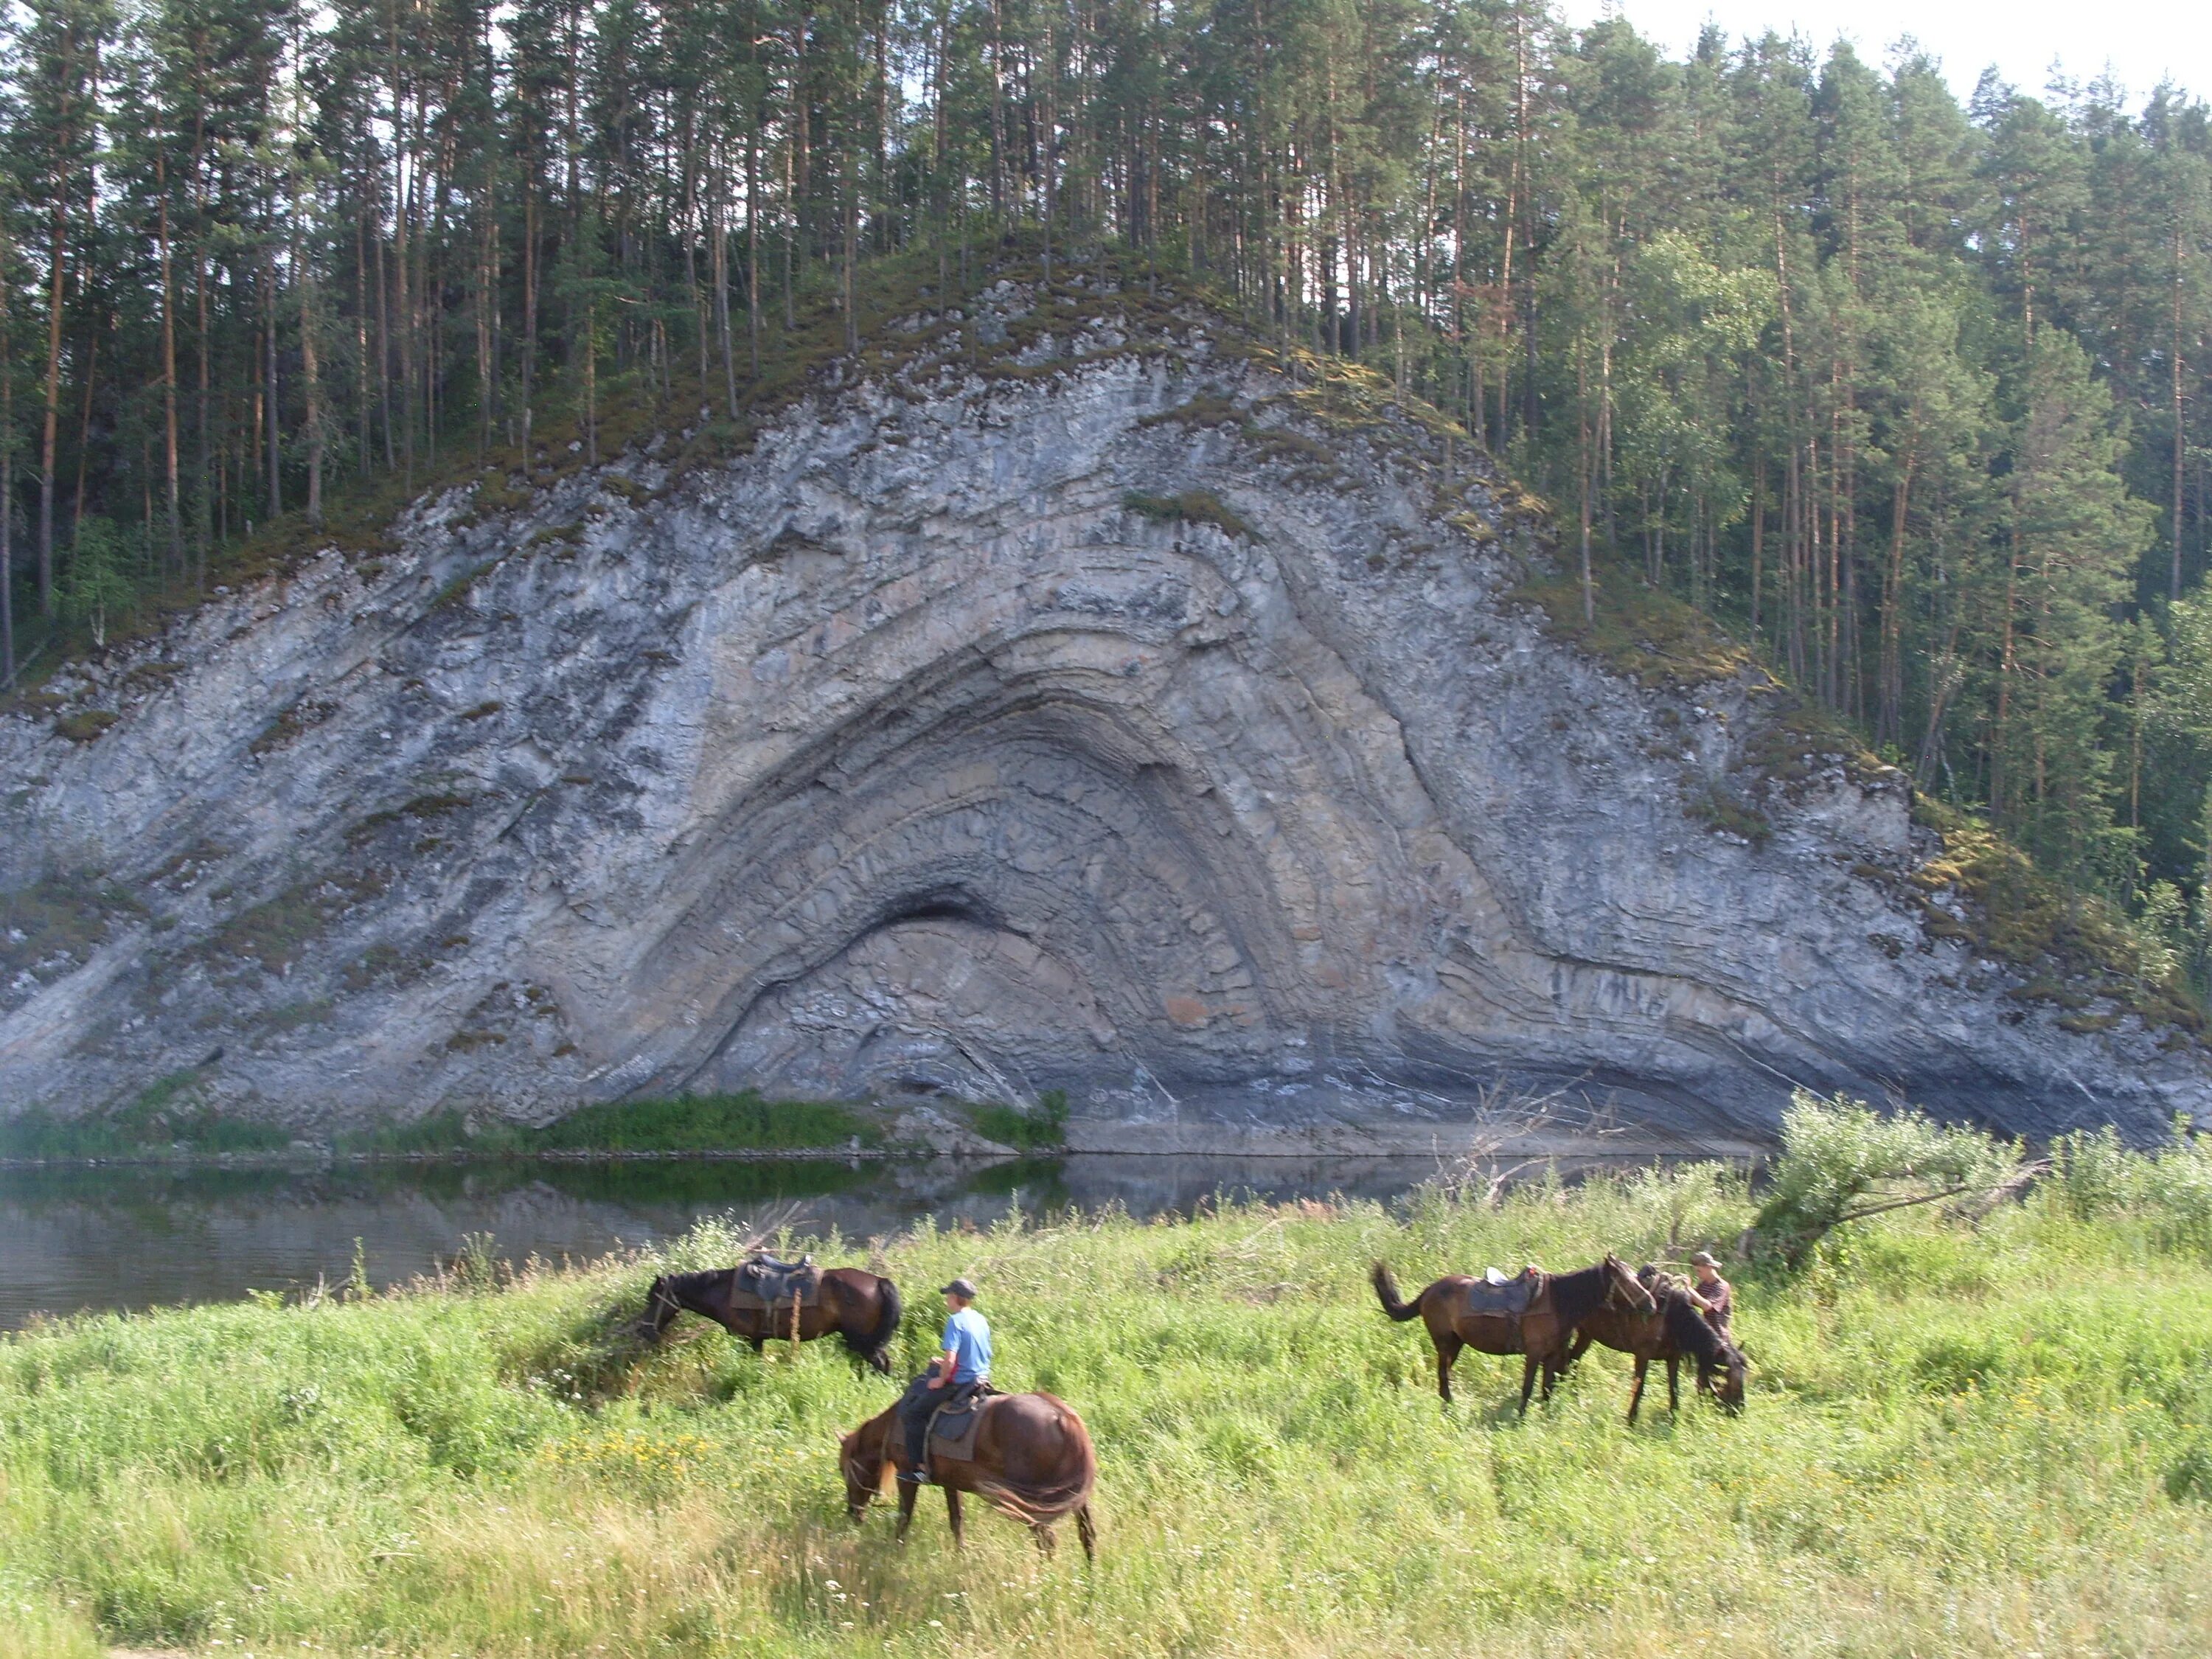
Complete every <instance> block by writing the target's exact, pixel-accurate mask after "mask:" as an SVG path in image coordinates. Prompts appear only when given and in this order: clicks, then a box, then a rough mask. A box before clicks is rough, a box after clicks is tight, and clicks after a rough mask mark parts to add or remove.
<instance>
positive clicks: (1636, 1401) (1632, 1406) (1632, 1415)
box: [1628, 1354, 1651, 1428]
mask: <svg viewBox="0 0 2212 1659" xmlns="http://www.w3.org/2000/svg"><path fill="white" fill-rule="evenodd" d="M1650 1364H1651V1362H1650V1360H1648V1359H1646V1358H1644V1356H1643V1355H1642V1354H1638V1355H1637V1356H1636V1381H1634V1382H1633V1383H1630V1384H1629V1385H1628V1424H1629V1426H1630V1427H1631V1428H1633V1427H1635V1426H1636V1408H1637V1407H1638V1406H1640V1405H1642V1404H1643V1403H1644V1371H1645V1370H1647V1369H1648V1368H1649V1367H1650Z"/></svg>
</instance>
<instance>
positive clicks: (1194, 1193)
mask: <svg viewBox="0 0 2212 1659" xmlns="http://www.w3.org/2000/svg"><path fill="white" fill-rule="evenodd" d="M1436 1171H1437V1166H1436V1164H1435V1161H1434V1160H1433V1159H1431V1158H1312V1159H1304V1158H1227V1157H1224V1158H1185V1157H1177V1158H1131V1157H1118V1156H1103V1155H1088V1156H1072V1157H1066V1158H1052V1159H1042V1160H1035V1161H1029V1162H1021V1163H1006V1164H966V1163H958V1162H954V1161H951V1160H938V1161H934V1162H929V1163H915V1164H885V1163H879V1162H872V1161H859V1162H854V1163H851V1164H844V1163H829V1162H799V1161H791V1160H784V1161H776V1162H766V1161H763V1162H758V1163H755V1162H746V1161H739V1160H729V1159H651V1160H640V1161H635V1162H616V1163H588V1164H586V1163H575V1164H570V1163H544V1162H535V1161H525V1160H517V1161H508V1162H499V1163H439V1164H411V1163H378V1164H337V1165H335V1166H331V1167H326V1168H325V1167H318V1168H305V1169H302V1168H280V1169H270V1168H216V1167H209V1166H205V1165H194V1166H175V1165H168V1166H131V1165H113V1164H110V1165H103V1166H99V1167H90V1168H88V1167H69V1168H63V1167H49V1168H43V1169H15V1170H0V1330H14V1329H18V1328H21V1326H22V1325H23V1324H24V1323H25V1322H27V1321H28V1320H29V1319H30V1318H31V1317H32V1316H33V1315H34V1314H39V1313H46V1314H56V1315H59V1314H71V1313H78V1312H82V1311H85V1310H111V1309H112V1310H125V1309H141V1308H153V1307H162V1306H170V1305H175V1304H180V1303H200V1302H220V1301H228V1300H234V1299H235V1298H237V1297H242V1296H243V1295H245V1294H246V1291H248V1290H279V1291H296V1290H302V1289H306V1288H307V1287H309V1286H312V1285H314V1284H315V1282H316V1281H317V1279H325V1280H326V1281H328V1282H330V1283H331V1284H337V1283H340V1282H342V1281H343V1279H345V1278H346V1277H347V1275H348V1274H349V1273H350V1271H351V1269H352V1264H353V1257H354V1250H355V1241H356V1240H358V1241H360V1249H361V1252H362V1258H363V1261H364V1262H365V1265H366V1267H367V1270H368V1277H369V1279H371V1280H372V1281H373V1282H374V1283H375V1284H377V1285H391V1284H394V1283H398V1282H401V1281H404V1280H405V1279H410V1278H412V1277H414V1276H415V1275H416V1274H417V1273H424V1272H428V1271H430V1270H432V1269H434V1268H435V1267H436V1266H437V1265H438V1264H439V1263H440V1262H441V1261H444V1260H449V1259H450V1258H451V1257H452V1256H453V1254H454V1253H455V1251H456V1250H458V1249H459V1247H460V1244H461V1241H462V1239H463V1237H465V1236H466V1235H470V1234H489V1235H490V1236H491V1238H492V1240H493V1253H494V1254H495V1255H498V1256H501V1257H504V1258H506V1259H507V1260H510V1261H524V1260H526V1259H527V1258H528V1257H530V1256H532V1255H537V1256H539V1257H542V1258H544V1260H546V1261H562V1260H563V1259H566V1260H568V1261H590V1260H592V1259H594V1258H596V1257H599V1256H603V1255H607V1254H609V1253H610V1252H612V1251H616V1250H620V1249H626V1248H629V1247H632V1246H635V1245H640V1244H650V1243H655V1242H656V1241H659V1240H661V1239H665V1238H669V1237H673V1236H675V1235H677V1234H678V1233H681V1232H683V1231H684V1230H685V1229H686V1228H688V1227H689V1226H690V1225H691V1224H692V1223H693V1222H694V1221H696V1220H697V1219H698V1218H701V1217H702V1216H708V1215H717V1214H723V1213H729V1212H734V1213H736V1214H737V1215H738V1216H740V1217H743V1218H746V1219H747V1220H749V1221H750V1222H752V1223H754V1224H755V1225H767V1226H775V1225H790V1226H792V1227H793V1229H794V1231H799V1232H803V1233H805V1234H809V1235H816V1236H820V1235H825V1234H827V1233H828V1232H829V1231H830V1230H831V1229H833V1228H835V1229H836V1231H839V1232H840V1233H842V1235H843V1236H844V1237H846V1238H848V1239H860V1240H865V1239H866V1238H869V1237H876V1236H882V1235H889V1234H890V1233H893V1232H896V1231H898V1230H899V1229H901V1228H902V1227H904V1226H906V1225H908V1224H910V1223H912V1222H914V1221H916V1220H919V1219H920V1218H921V1217H923V1216H932V1217H934V1218H936V1220H937V1221H938V1223H939V1225H945V1226H951V1225H959V1224H960V1223H962V1222H963V1221H964V1222H967V1223H969V1224H972V1225H975V1226H978V1227H983V1226H988V1225H991V1224H992V1223H994V1222H995V1221H998V1220H999V1219H1000V1218H1003V1217H1004V1216H1005V1215H1006V1213H1007V1212H1009V1211H1010V1210H1012V1209H1013V1208H1016V1207H1018V1208H1020V1209H1021V1210H1022V1211H1023V1212H1025V1213H1029V1214H1039V1213H1042V1212H1048V1211H1053V1210H1061V1209H1066V1208H1068V1207H1070V1206H1079V1207H1080V1208H1082V1209H1085V1210H1097V1209H1100V1208H1103V1207H1104V1206H1109V1205H1119V1206H1122V1207H1123V1208H1126V1209H1127V1211H1128V1212H1130V1213H1131V1214H1133V1215H1136V1216H1140V1217H1146V1218H1150V1217H1154V1216H1159V1215H1164V1214H1167V1213H1170V1212H1175V1213H1180V1214H1188V1213H1189V1212H1190V1211H1191V1209H1192V1207H1193V1206H1195V1205H1198V1204H1200V1203H1202V1202H1205V1201H1206V1200H1208V1199H1209V1198H1210V1197H1211V1196H1212V1195H1213V1194H1217V1193H1219V1194H1231V1195H1250V1196H1256V1197H1260V1198H1264V1199H1267V1200H1274V1201H1281V1200H1290V1199H1295V1198H1323V1197H1327V1196H1328V1195H1330V1194H1338V1193H1341V1194H1345V1195H1346V1196H1350V1197H1360V1198H1390V1197H1395V1196H1396V1195H1398V1194H1402V1193H1405V1192H1407V1191H1408V1190H1410V1189H1411V1188H1413V1187H1414V1186H1415V1185H1417V1184H1418V1183H1419V1182H1421V1181H1423V1180H1425V1179H1427V1178H1429V1177H1430V1176H1433V1175H1435V1173H1436Z"/></svg>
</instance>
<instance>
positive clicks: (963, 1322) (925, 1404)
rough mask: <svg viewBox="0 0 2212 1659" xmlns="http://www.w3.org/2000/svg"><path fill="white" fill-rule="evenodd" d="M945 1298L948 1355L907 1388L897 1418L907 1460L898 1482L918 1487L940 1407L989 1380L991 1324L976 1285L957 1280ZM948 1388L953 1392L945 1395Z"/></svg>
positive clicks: (943, 1344)
mask: <svg viewBox="0 0 2212 1659" xmlns="http://www.w3.org/2000/svg"><path fill="white" fill-rule="evenodd" d="M944 1297H945V1306H946V1307H947V1308H948V1309H950V1310H951V1312H950V1313H949V1315H948V1316H946V1318H945V1334H944V1335H943V1336H942V1337H940V1338H939V1340H938V1344H937V1346H939V1348H941V1349H943V1350H944V1352H941V1353H939V1355H938V1356H937V1358H934V1359H933V1360H931V1361H930V1362H929V1369H928V1370H926V1371H924V1372H923V1373H922V1374H921V1376H917V1377H915V1379H914V1381H913V1382H912V1383H908V1385H907V1390H906V1398H904V1399H903V1400H902V1401H899V1420H900V1421H901V1422H902V1423H903V1424H904V1425H906V1461H907V1467H906V1468H904V1469H902V1470H901V1471H900V1472H899V1479H900V1480H904V1481H908V1482H909V1483H911V1484H914V1485H916V1486H919V1485H920V1484H921V1483H922V1482H923V1481H926V1480H928V1479H929V1476H928V1475H927V1474H926V1473H925V1472H924V1470H923V1460H924V1456H925V1454H926V1451H927V1448H926V1446H925V1445H924V1442H925V1441H926V1440H927V1438H928V1436H929V1419H930V1418H931V1417H932V1416H933V1415H934V1414H935V1413H936V1411H937V1408H938V1407H939V1406H942V1405H945V1403H947V1402H948V1401H952V1400H956V1399H957V1398H958V1397H959V1396H960V1395H961V1394H963V1393H964V1392H966V1391H967V1390H969V1389H973V1388H975V1387H976V1386H977V1385H978V1384H979V1383H988V1382H989V1381H990V1380H991V1325H990V1322H989V1321H988V1320H987V1319H985V1318H984V1317H983V1316H982V1315H981V1314H979V1313H977V1312H976V1311H975V1308H974V1306H973V1305H972V1304H974V1302H975V1286H974V1285H971V1284H969V1282H968V1280H966V1279H954V1280H953V1281H952V1282H951V1284H950V1285H946V1286H945V1290H944ZM946 1389H951V1390H953V1392H952V1393H951V1394H947V1393H945V1390H946Z"/></svg>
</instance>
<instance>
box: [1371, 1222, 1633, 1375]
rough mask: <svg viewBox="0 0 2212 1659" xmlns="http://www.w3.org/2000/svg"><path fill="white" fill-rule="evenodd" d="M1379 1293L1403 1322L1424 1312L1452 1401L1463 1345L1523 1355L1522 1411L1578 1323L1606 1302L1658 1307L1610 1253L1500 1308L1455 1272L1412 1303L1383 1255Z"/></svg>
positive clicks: (1559, 1364)
mask: <svg viewBox="0 0 2212 1659" xmlns="http://www.w3.org/2000/svg"><path fill="white" fill-rule="evenodd" d="M1373 1278H1374V1282H1375V1294H1376V1297H1378V1298H1380V1299H1381V1301H1382V1304H1383V1312H1384V1313H1386V1314H1388V1315H1389V1316H1390V1317H1391V1318H1393V1319H1396V1320H1407V1319H1413V1318H1416V1317H1418V1318H1419V1320H1420V1321H1421V1322H1422V1323H1423V1324H1425V1325H1426V1326H1427V1327H1428V1328H1429V1340H1430V1341H1431V1342H1433V1343H1435V1344H1436V1347H1437V1393H1438V1394H1440V1395H1443V1399H1444V1403H1445V1404H1447V1405H1449V1404H1450V1403H1451V1397H1452V1393H1451V1372H1452V1364H1453V1362H1454V1361H1455V1360H1456V1359H1458V1358H1459V1355H1460V1350H1461V1349H1462V1348H1473V1349H1474V1351H1475V1352H1477V1353H1496V1354H1514V1353H1517V1354H1521V1355H1523V1356H1524V1358H1523V1360H1522V1366H1521V1409H1522V1411H1524V1412H1525V1411H1527V1410H1528V1394H1529V1391H1530V1390H1531V1389H1533V1388H1534V1387H1535V1383H1536V1374H1537V1372H1538V1371H1539V1370H1541V1371H1542V1372H1543V1376H1544V1398H1545V1399H1547V1400H1549V1399H1550V1398H1551V1397H1552V1385H1553V1383H1556V1382H1557V1381H1558V1380H1559V1375H1560V1373H1561V1372H1563V1371H1565V1370H1566V1368H1567V1344H1568V1342H1569V1341H1570V1340H1572V1338H1573V1336H1574V1334H1575V1328H1576V1327H1577V1326H1578V1325H1580V1324H1581V1323H1582V1322H1583V1321H1584V1320H1586V1319H1588V1318H1589V1316H1590V1315H1592V1314H1593V1313H1595V1312H1596V1311H1597V1310H1599V1309H1601V1308H1616V1307H1625V1308H1633V1309H1636V1310H1638V1311H1639V1312H1644V1313H1649V1312H1650V1311H1651V1310H1652V1308H1653V1306H1654V1305H1655V1304H1653V1302H1652V1300H1651V1292H1650V1291H1647V1290H1645V1289H1644V1286H1643V1285H1639V1284H1638V1283H1637V1282H1636V1275H1635V1274H1633V1273H1630V1272H1629V1271H1628V1269H1627V1267H1626V1266H1624V1265H1623V1264H1622V1263H1621V1262H1620V1260H1619V1259H1618V1258H1616V1257H1615V1256H1613V1255H1612V1254H1611V1253H1609V1252H1608V1253H1607V1255H1606V1258H1605V1260H1604V1261H1598V1262H1593V1263H1592V1264H1591V1265H1590V1266H1589V1267H1583V1268H1581V1269H1579V1270H1578V1271H1577V1272H1574V1273H1552V1274H1549V1275H1547V1276H1546V1277H1544V1279H1542V1282H1541V1284H1540V1285H1537V1286H1536V1287H1535V1288H1534V1292H1533V1294H1532V1295H1531V1296H1530V1297H1528V1303H1527V1306H1526V1308H1525V1310H1522V1311H1520V1312H1493V1311H1489V1310H1485V1309H1484V1308H1483V1307H1482V1305H1481V1304H1482V1303H1483V1301H1484V1300H1486V1297H1485V1295H1484V1291H1485V1290H1486V1287H1485V1286H1484V1285H1483V1284H1482V1281H1481V1280H1480V1279H1469V1278H1467V1277H1465V1276H1463V1275H1460V1274H1453V1275H1450V1276H1449V1277H1446V1278H1443V1279H1438V1280H1437V1281H1436V1283H1435V1284H1433V1285H1430V1286H1429V1287H1428V1288H1427V1289H1426V1290H1425V1291H1422V1292H1421V1293H1420V1294H1419V1296H1417V1297H1414V1298H1413V1300H1412V1301H1411V1302H1401V1301H1400V1300H1399V1299H1398V1285H1397V1281H1396V1280H1395V1279H1392V1278H1391V1277H1390V1269H1389V1267H1386V1266H1385V1265H1383V1263H1382V1262H1380V1261H1378V1262H1376V1264H1375V1272H1374V1274H1373Z"/></svg>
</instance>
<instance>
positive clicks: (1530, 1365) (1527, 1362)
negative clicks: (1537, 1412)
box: [1521, 1353, 1552, 1417]
mask: <svg viewBox="0 0 2212 1659" xmlns="http://www.w3.org/2000/svg"><path fill="white" fill-rule="evenodd" d="M1536 1365H1537V1359H1536V1356H1535V1355H1534V1354H1533V1353H1532V1354H1529V1355H1528V1356H1527V1357H1526V1358H1523V1359H1522V1362H1521V1415H1522V1416H1523V1417H1526V1416H1527V1415H1528V1395H1529V1393H1530V1391H1531V1390H1532V1389H1534V1388H1535V1386H1536ZM1544 1397H1545V1398H1546V1399H1547V1400H1548V1399H1550V1398H1551V1397H1552V1391H1551V1390H1550V1389H1546V1390H1545V1391H1544Z"/></svg>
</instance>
